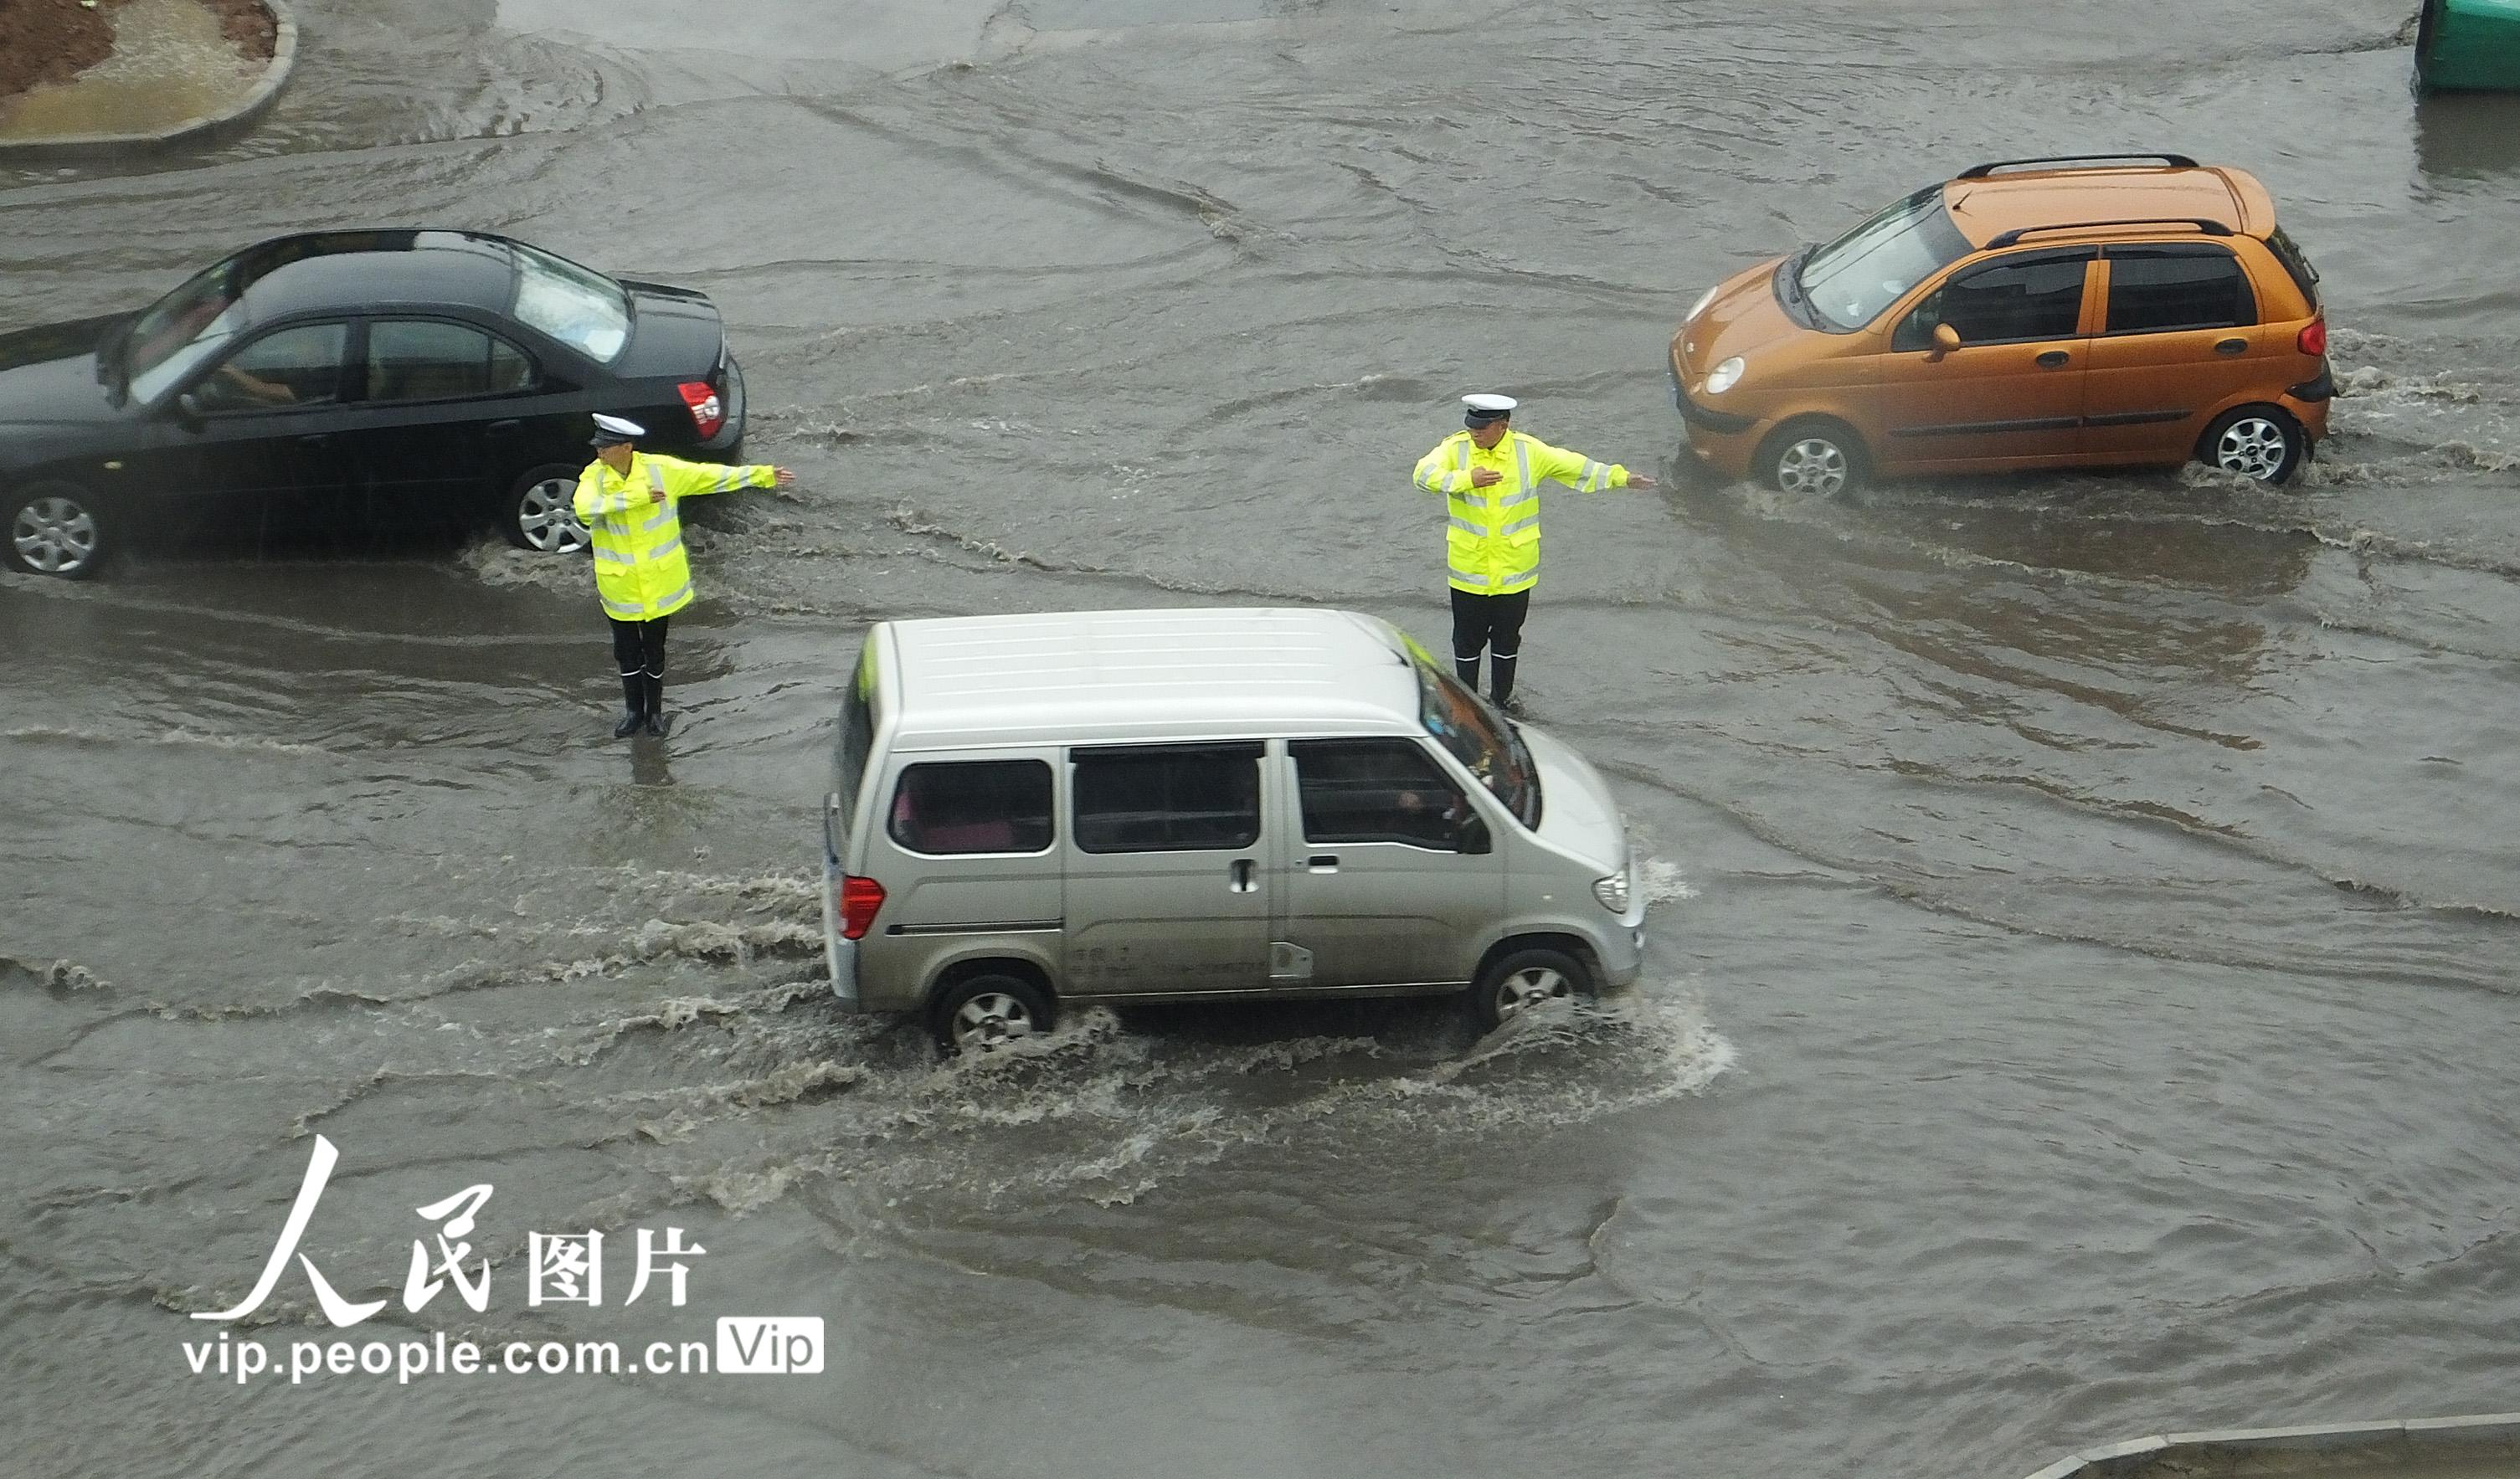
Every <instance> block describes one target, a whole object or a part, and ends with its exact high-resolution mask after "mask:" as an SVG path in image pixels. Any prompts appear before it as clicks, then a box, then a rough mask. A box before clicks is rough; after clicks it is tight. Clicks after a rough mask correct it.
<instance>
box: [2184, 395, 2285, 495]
mask: <svg viewBox="0 0 2520 1479" xmlns="http://www.w3.org/2000/svg"><path fill="white" fill-rule="evenodd" d="M2309 450H2310V437H2309V436H2308V435H2307V434H2306V433H2304V432H2303V430H2302V429H2301V423H2299V422H2297V421H2294V420H2293V419H2292V418H2291V417H2290V416H2287V415H2285V414H2284V413H2283V412H2282V411H2280V410H2277V409H2276V408H2275V407H2273V406H2241V407H2239V408H2237V409H2235V410H2230V411H2226V412H2224V413H2223V414H2222V415H2221V416H2218V417H2216V418H2214V425H2212V426H2207V427H2206V428H2205V435H2204V436H2203V438H2201V439H2200V440H2199V441H2198V442H2197V444H2196V456H2197V458H2198V460H2199V461H2201V462H2203V463H2204V464H2205V466H2207V467H2209V468H2213V469H2215V470H2217V471H2223V472H2237V473H2239V474H2240V475H2241V476H2242V477H2247V478H2252V479H2255V480H2256V481H2258V482H2262V483H2280V482H2284V481H2287V480H2288V479H2290V478H2291V476H2292V474H2293V472H2294V471H2296V470H2297V469H2299V468H2300V467H2301V460H2302V457H2303V455H2304V454H2306V453H2307V452H2308V451H2309Z"/></svg>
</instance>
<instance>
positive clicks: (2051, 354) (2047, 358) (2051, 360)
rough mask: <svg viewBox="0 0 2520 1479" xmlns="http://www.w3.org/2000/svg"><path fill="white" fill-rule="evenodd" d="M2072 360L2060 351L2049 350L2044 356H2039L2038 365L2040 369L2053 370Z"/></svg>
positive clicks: (2070, 356) (2068, 355)
mask: <svg viewBox="0 0 2520 1479" xmlns="http://www.w3.org/2000/svg"><path fill="white" fill-rule="evenodd" d="M2072 358H2073V356H2072V355H2070V354H2067V353H2066V352H2065V351H2064V350H2062V349H2050V350H2048V352H2047V353H2046V354H2043V355H2041V356H2039V365H2040V368H2042V369H2045V370H2053V369H2055V368H2056V367H2057V366H2059V365H2061V364H2063V363H2065V362H2066V361H2067V360H2069V359H2072Z"/></svg>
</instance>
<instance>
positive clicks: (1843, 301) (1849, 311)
mask: <svg viewBox="0 0 2520 1479" xmlns="http://www.w3.org/2000/svg"><path fill="white" fill-rule="evenodd" d="M1968 251H1969V244H1968V239H1967V238H1966V237H1963V236H1961V235H1960V229H1959V228H1958V226H1955V225H1953V224H1952V213H1951V212H1950V211H1948V210H1946V209H1944V208H1943V187H1941V186H1940V185H1929V186H1927V187H1925V188H1924V189H1923V190H1920V191H1917V192H1916V193H1915V194H1914V195H1912V196H1910V197H1908V199H1906V200H1904V201H1901V202H1899V203H1898V204H1896V205H1893V206H1891V207H1890V208H1889V209H1887V210H1885V211H1883V212H1881V213H1880V214H1879V215H1877V216H1874V217H1873V218H1872V219H1871V220H1868V221H1867V222H1865V223H1864V224H1863V225H1861V226H1858V227H1856V228H1855V229H1854V230H1853V231H1850V232H1848V233H1847V234H1846V235H1844V236H1842V237H1839V238H1838V239H1837V240H1836V241H1834V242H1831V243H1829V244H1828V245H1827V246H1823V247H1822V248H1821V249H1820V250H1818V251H1815V252H1813V253H1812V254H1811V256H1810V257H1809V258H1808V259H1806V260H1805V261H1804V262H1803V264H1802V268H1801V270H1800V271H1799V272H1798V273H1797V274H1796V281H1795V286H1796V287H1797V288H1799V289H1800V290H1801V292H1802V296H1803V298H1804V299H1805V300H1806V301H1807V302H1809V303H1810V304H1811V308H1812V311H1813V312H1814V313H1815V314H1817V315H1819V317H1820V320H1821V323H1822V325H1823V327H1826V328H1830V329H1834V330H1836V331H1837V332H1839V333H1840V334H1847V333H1852V332H1853V331H1855V330H1858V329H1861V328H1863V327H1864V326H1865V325H1867V324H1868V323H1871V322H1872V321H1873V320H1874V319H1876V318H1879V317H1880V316H1881V311H1882V310H1883V309H1885V308H1887V307H1889V306H1890V305H1891V304H1892V303H1895V302H1897V301H1898V300H1899V299H1900V298H1901V297H1903V296H1905V295H1906V294H1907V291H1908V290H1909V289H1911V288H1913V287H1915V286H1916V285H1917V284H1918V283H1921V282H1923V281H1924V280H1925V279H1927V278H1929V277H1931V276H1933V275H1934V274H1935V273H1937V272H1940V271H1941V270H1943V269H1944V268H1945V267H1948V266H1950V265H1951V264H1952V263H1954V262H1957V261H1958V260H1959V259H1960V258H1961V257H1964V256H1966V255H1968Z"/></svg>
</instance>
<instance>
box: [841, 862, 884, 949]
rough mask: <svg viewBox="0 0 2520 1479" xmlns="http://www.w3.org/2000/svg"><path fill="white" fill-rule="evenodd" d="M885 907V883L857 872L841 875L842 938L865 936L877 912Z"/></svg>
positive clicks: (873, 922) (851, 938) (852, 938)
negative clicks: (862, 876) (859, 874)
mask: <svg viewBox="0 0 2520 1479" xmlns="http://www.w3.org/2000/svg"><path fill="white" fill-rule="evenodd" d="M882 907H883V885H882V884H880V883H877V881H876V880H875V879H873V878H861V877H859V876H858V875H857V874H842V875H841V877H840V938H841V939H843V940H855V939H862V938H864V937H865V935H866V932H867V930H868V929H869V928H871V927H872V926H873V925H874V924H875V912H876V911H877V910H878V909H881V908H882Z"/></svg>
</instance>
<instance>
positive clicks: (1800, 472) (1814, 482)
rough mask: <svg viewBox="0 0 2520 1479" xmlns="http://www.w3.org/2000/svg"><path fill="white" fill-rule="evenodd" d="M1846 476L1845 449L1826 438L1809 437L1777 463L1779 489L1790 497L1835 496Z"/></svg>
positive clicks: (1785, 451)
mask: <svg viewBox="0 0 2520 1479" xmlns="http://www.w3.org/2000/svg"><path fill="white" fill-rule="evenodd" d="M1846 474H1847V464H1846V449H1845V448H1843V447H1840V446H1839V445H1838V444H1837V443H1835V442H1833V441H1830V440H1829V439H1828V438H1827V437H1824V436H1806V437H1804V438H1803V439H1802V440H1800V441H1798V442H1795V443H1793V444H1792V445H1791V446H1788V447H1787V448H1785V450H1784V452H1783V453H1782V455H1780V456H1778V459H1777V486H1778V487H1780V488H1782V489H1784V490H1785V491H1786V492H1788V493H1823V494H1826V493H1835V492H1837V491H1838V490H1840V489H1842V488H1844V487H1845V486H1846Z"/></svg>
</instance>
